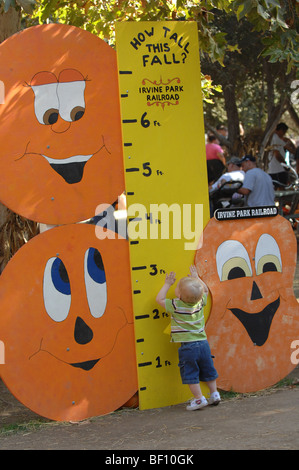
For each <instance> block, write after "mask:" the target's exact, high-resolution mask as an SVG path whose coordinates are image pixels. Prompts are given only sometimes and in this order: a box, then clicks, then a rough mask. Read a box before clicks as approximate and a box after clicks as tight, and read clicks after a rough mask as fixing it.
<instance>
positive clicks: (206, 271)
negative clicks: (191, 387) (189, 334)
mask: <svg viewBox="0 0 299 470" xmlns="http://www.w3.org/2000/svg"><path fill="white" fill-rule="evenodd" d="M296 253H297V246H296V238H295V236H294V234H293V231H292V228H291V225H290V223H289V222H288V221H287V220H285V219H284V218H282V217H281V216H277V217H273V218H269V219H250V220H239V221H224V222H218V221H217V220H215V219H211V220H210V222H209V223H208V225H207V227H206V229H205V230H204V236H203V246H202V248H201V249H200V250H198V252H197V253H196V257H195V263H196V267H197V270H198V273H199V275H200V276H201V277H202V278H203V280H204V281H205V282H206V283H207V285H208V286H209V289H210V292H211V295H212V307H211V312H210V316H209V319H208V322H207V328H206V331H207V335H208V339H209V342H210V345H211V349H212V353H213V354H214V355H215V366H216V368H217V371H218V374H219V379H218V380H217V383H218V386H219V388H221V389H223V390H231V389H232V390H234V391H236V392H252V391H257V390H261V389H263V388H265V387H269V386H271V385H273V384H274V383H276V382H278V381H279V380H281V379H283V378H284V377H285V376H286V375H287V374H288V373H290V372H291V371H292V370H293V369H294V367H295V366H294V365H293V364H292V363H291V352H292V350H291V343H292V341H293V340H294V339H297V338H298V337H299V305H298V302H297V300H296V298H295V296H294V292H293V279H294V273H295V267H296Z"/></svg>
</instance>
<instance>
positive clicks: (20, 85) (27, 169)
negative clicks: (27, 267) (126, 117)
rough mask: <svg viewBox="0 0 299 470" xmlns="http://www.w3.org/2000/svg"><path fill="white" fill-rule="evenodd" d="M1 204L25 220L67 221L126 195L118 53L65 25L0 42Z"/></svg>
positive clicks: (91, 213) (88, 214)
mask: <svg viewBox="0 0 299 470" xmlns="http://www.w3.org/2000/svg"><path fill="white" fill-rule="evenodd" d="M0 64H1V80H2V83H3V86H4V98H5V99H4V104H0V141H1V148H0V164H1V168H2V171H1V175H0V200H1V201H2V202H3V203H4V204H5V205H6V206H8V207H9V208H10V209H12V210H13V211H15V212H17V213H19V214H21V215H23V216H25V217H27V218H28V219H31V220H35V221H38V222H43V223H47V224H61V223H72V222H78V221H81V220H85V219H87V218H90V217H92V216H94V215H95V208H96V207H97V205H98V204H100V203H106V204H112V203H113V202H114V201H116V200H117V197H118V195H120V194H121V193H122V192H123V190H124V179H123V170H122V167H123V163H122V146H121V145H122V144H121V122H120V110H119V98H118V96H119V94H118V77H117V64H116V53H115V51H114V50H113V49H112V48H111V47H109V46H108V45H107V44H106V43H105V42H104V41H102V40H100V39H99V38H97V37H96V36H94V35H92V34H90V33H88V32H86V31H84V30H81V29H78V28H75V27H72V26H65V25H57V24H55V25H54V24H51V25H43V26H36V27H32V28H29V29H27V30H25V31H23V32H21V33H18V34H15V35H14V36H12V37H10V38H9V39H7V40H6V41H5V42H3V43H2V44H1V45H0Z"/></svg>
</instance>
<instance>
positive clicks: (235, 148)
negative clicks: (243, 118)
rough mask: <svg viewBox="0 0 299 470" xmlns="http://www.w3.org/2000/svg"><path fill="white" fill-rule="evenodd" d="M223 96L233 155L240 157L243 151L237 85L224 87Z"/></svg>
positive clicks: (232, 84)
mask: <svg viewBox="0 0 299 470" xmlns="http://www.w3.org/2000/svg"><path fill="white" fill-rule="evenodd" d="M223 96H224V102H225V110H226V115H227V122H228V140H229V142H230V147H231V151H232V154H233V155H236V156H239V155H240V153H241V151H242V144H241V139H240V122H239V113H238V108H237V104H236V92H235V84H234V83H233V82H231V83H230V84H228V85H225V86H223Z"/></svg>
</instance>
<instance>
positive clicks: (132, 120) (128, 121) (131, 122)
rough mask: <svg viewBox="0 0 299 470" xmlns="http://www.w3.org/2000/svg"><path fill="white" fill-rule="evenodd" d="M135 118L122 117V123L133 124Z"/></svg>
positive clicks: (135, 120)
mask: <svg viewBox="0 0 299 470" xmlns="http://www.w3.org/2000/svg"><path fill="white" fill-rule="evenodd" d="M136 122H137V119H123V124H135V123H136Z"/></svg>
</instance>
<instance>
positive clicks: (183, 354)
mask: <svg viewBox="0 0 299 470" xmlns="http://www.w3.org/2000/svg"><path fill="white" fill-rule="evenodd" d="M179 367H180V372H181V378H182V382H183V384H197V383H199V382H210V381H211V380H216V379H217V377H218V374H217V371H216V369H215V367H214V363H213V359H212V355H211V349H210V345H209V343H208V341H207V340H203V341H191V342H189V343H182V345H181V347H180V348H179Z"/></svg>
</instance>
